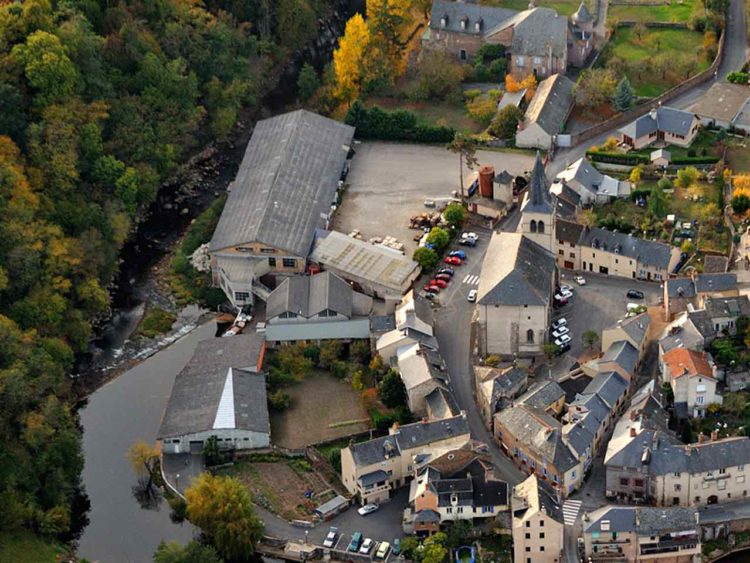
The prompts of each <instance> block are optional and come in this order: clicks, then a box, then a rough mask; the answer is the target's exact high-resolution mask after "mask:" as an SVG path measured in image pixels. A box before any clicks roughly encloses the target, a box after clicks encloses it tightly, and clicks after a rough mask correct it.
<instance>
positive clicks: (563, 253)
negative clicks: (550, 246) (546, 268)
mask: <svg viewBox="0 0 750 563" xmlns="http://www.w3.org/2000/svg"><path fill="white" fill-rule="evenodd" d="M557 253H558V254H559V255H560V256H565V251H564V250H563V249H560V250H558V251H557Z"/></svg>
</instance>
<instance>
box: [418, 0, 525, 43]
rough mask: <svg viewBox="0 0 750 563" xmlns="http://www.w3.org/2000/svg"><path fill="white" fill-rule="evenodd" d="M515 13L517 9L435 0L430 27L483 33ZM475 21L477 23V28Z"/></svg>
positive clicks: (456, 31) (458, 31) (457, 31)
mask: <svg viewBox="0 0 750 563" xmlns="http://www.w3.org/2000/svg"><path fill="white" fill-rule="evenodd" d="M516 14H518V11H516V10H510V9H507V8H498V7H495V6H486V5H483V4H474V3H470V2H449V1H447V0H435V1H434V2H433V3H432V17H431V18H430V28H431V29H434V30H437V31H439V30H441V29H444V30H446V31H452V32H455V33H470V34H475V35H476V34H483V33H485V32H486V31H487V30H490V29H493V28H495V27H497V26H498V25H500V24H501V23H503V22H505V21H507V20H508V19H510V18H512V17H513V16H515V15H516ZM461 22H463V25H462V23H461ZM477 23H479V28H478V29H477Z"/></svg>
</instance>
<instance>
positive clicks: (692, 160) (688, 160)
mask: <svg viewBox="0 0 750 563" xmlns="http://www.w3.org/2000/svg"><path fill="white" fill-rule="evenodd" d="M719 160H720V158H719V157H718V156H686V157H684V158H673V159H672V164H716V163H717V162H719Z"/></svg>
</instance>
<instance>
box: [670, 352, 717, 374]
mask: <svg viewBox="0 0 750 563" xmlns="http://www.w3.org/2000/svg"><path fill="white" fill-rule="evenodd" d="M662 361H663V362H664V363H665V364H666V365H667V367H668V368H669V372H670V375H671V376H672V379H677V378H678V377H682V376H683V375H688V376H691V377H692V376H701V377H707V378H713V376H714V375H713V369H712V368H711V364H709V363H708V359H707V356H706V353H705V352H696V351H695V350H686V349H685V348H674V349H672V350H670V351H669V352H667V353H666V354H664V356H663V357H662Z"/></svg>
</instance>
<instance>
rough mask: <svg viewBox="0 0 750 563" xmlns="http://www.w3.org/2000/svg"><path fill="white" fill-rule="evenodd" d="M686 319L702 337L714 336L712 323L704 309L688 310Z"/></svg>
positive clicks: (714, 331)
mask: <svg viewBox="0 0 750 563" xmlns="http://www.w3.org/2000/svg"><path fill="white" fill-rule="evenodd" d="M688 320H689V321H690V322H691V323H692V325H693V326H694V327H695V329H696V330H697V331H698V332H699V333H700V335H701V336H703V338H713V337H714V336H716V330H715V329H714V324H713V322H711V317H709V315H708V312H707V311H706V310H705V309H701V310H699V311H690V312H688Z"/></svg>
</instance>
